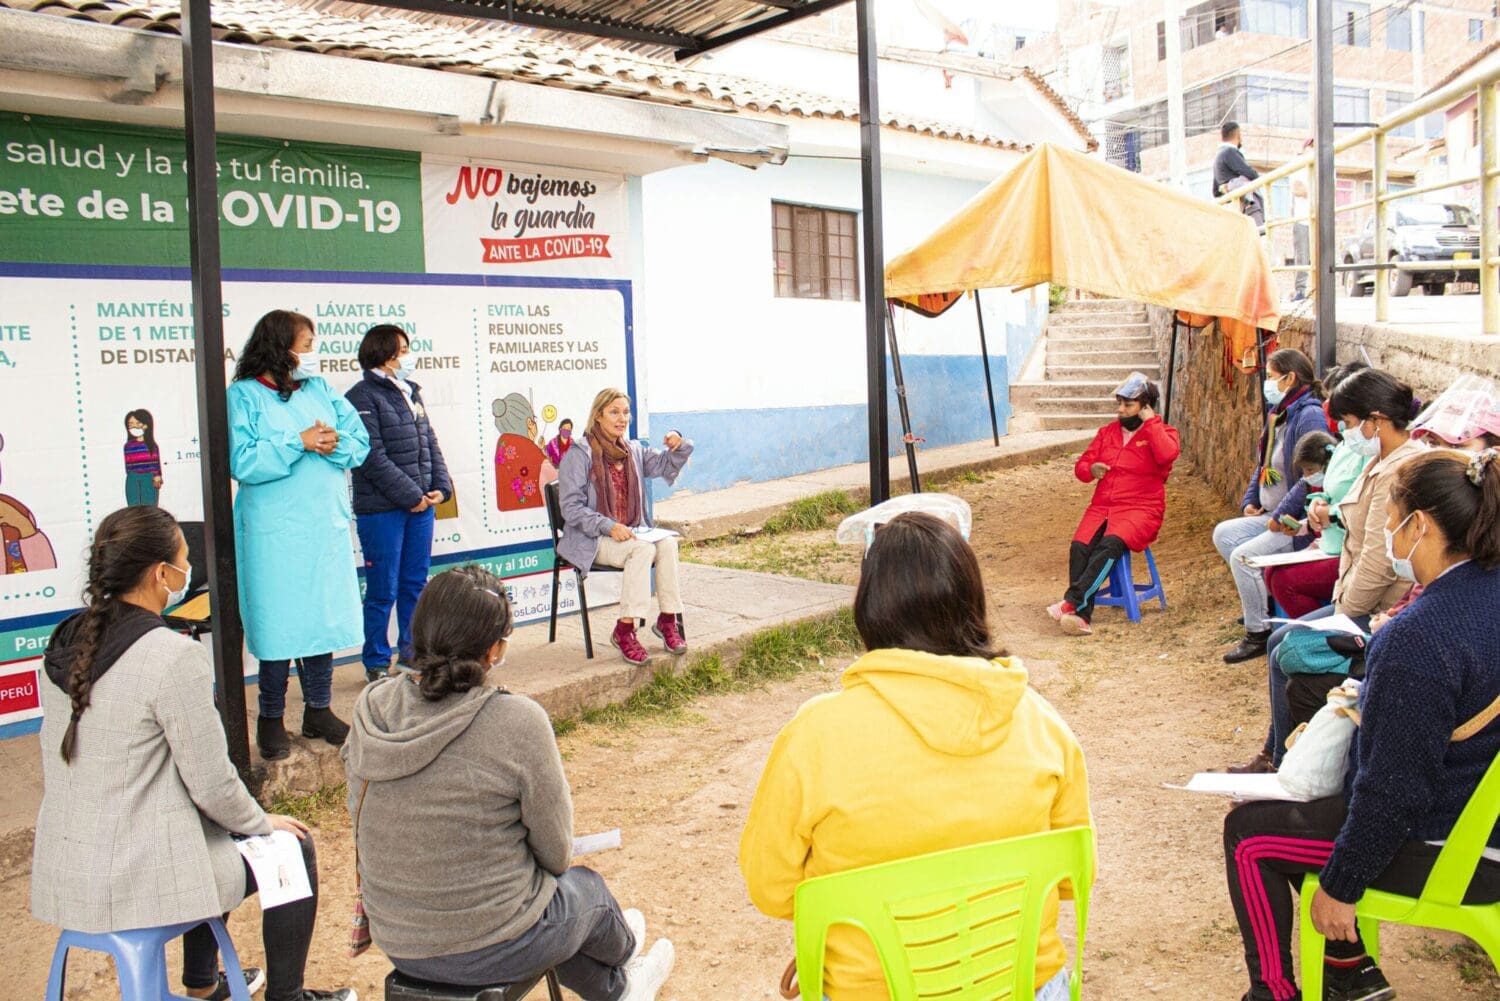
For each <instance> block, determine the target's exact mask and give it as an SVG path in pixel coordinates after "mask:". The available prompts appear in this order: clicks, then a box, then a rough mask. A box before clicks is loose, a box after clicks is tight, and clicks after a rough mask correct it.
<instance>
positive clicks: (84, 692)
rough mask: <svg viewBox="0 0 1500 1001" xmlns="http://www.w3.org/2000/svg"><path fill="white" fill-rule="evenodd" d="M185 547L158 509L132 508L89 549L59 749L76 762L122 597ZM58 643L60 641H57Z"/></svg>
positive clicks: (104, 524) (105, 526) (110, 519)
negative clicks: (104, 643)
mask: <svg viewBox="0 0 1500 1001" xmlns="http://www.w3.org/2000/svg"><path fill="white" fill-rule="evenodd" d="M181 544H182V530H181V529H179V528H178V527H177V522H176V520H175V519H174V518H173V517H172V516H171V515H170V514H168V513H167V512H165V511H163V510H162V509H161V508H158V507H144V506H142V507H126V508H121V509H120V510H118V511H115V512H114V513H112V514H110V515H108V516H106V517H105V519H104V520H103V521H101V522H100V523H99V528H98V530H97V531H96V532H95V533H94V542H93V545H92V546H90V547H89V560H88V580H87V582H86V583H85V584H84V589H83V602H84V610H83V613H82V615H81V616H80V618H79V620H78V626H77V639H76V640H74V641H73V645H75V646H76V648H77V652H76V653H75V654H74V657H73V661H72V663H71V664H69V665H68V673H67V683H66V686H65V687H66V689H67V693H68V699H69V700H70V701H71V702H72V704H73V713H72V716H71V718H70V719H69V720H68V728H67V730H66V731H65V732H64V733H63V739H62V746H61V747H60V748H59V749H58V750H59V751H60V752H61V754H62V759H63V760H64V761H68V762H71V761H72V760H73V754H74V752H75V751H76V750H77V748H78V721H79V720H81V719H82V718H83V714H84V712H86V711H87V710H88V707H89V702H90V700H91V698H92V696H93V690H94V682H95V681H97V680H98V676H97V675H96V674H95V673H94V661H95V660H96V659H97V658H98V656H99V645H100V642H101V640H102V639H103V636H104V624H105V620H106V619H107V618H108V616H109V614H110V612H111V611H112V610H113V608H114V607H115V605H116V604H117V603H118V602H119V599H120V597H121V596H122V595H125V594H128V593H130V592H131V591H133V590H135V588H136V587H137V585H139V584H140V583H141V580H142V579H143V578H144V577H145V576H146V572H147V571H149V570H150V569H151V568H152V567H153V566H155V565H156V564H158V563H171V562H172V561H173V560H175V559H176V558H177V549H178V547H179V546H180V545H181ZM54 639H55V635H54Z"/></svg>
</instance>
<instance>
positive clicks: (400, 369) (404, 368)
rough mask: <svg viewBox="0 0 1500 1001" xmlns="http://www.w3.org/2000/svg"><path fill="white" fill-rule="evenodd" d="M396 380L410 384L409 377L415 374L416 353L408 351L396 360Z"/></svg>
mask: <svg viewBox="0 0 1500 1001" xmlns="http://www.w3.org/2000/svg"><path fill="white" fill-rule="evenodd" d="M393 374H394V375H395V376H396V378H398V379H401V380H402V381H404V382H410V381H411V377H412V376H414V375H416V374H417V353H416V352H415V351H408V352H407V353H406V354H404V355H402V356H401V357H400V358H398V359H397V360H396V371H395V372H394V373H393Z"/></svg>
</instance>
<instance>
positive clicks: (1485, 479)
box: [1464, 448, 1500, 570]
mask: <svg viewBox="0 0 1500 1001" xmlns="http://www.w3.org/2000/svg"><path fill="white" fill-rule="evenodd" d="M1464 474H1465V476H1466V477H1467V479H1468V481H1469V485H1470V486H1472V487H1473V488H1474V489H1475V490H1476V491H1477V492H1478V494H1479V505H1478V509H1477V510H1476V511H1475V515H1474V520H1473V521H1471V522H1469V533H1468V536H1467V538H1466V540H1465V542H1466V543H1467V545H1468V549H1469V555H1470V558H1471V559H1473V560H1474V562H1476V563H1478V564H1479V565H1480V566H1482V567H1484V568H1485V569H1486V570H1493V569H1494V568H1495V567H1497V566H1500V450H1497V449H1494V448H1487V449H1485V450H1484V451H1482V452H1480V453H1478V454H1477V455H1475V456H1474V457H1473V458H1472V459H1470V460H1469V464H1468V468H1467V469H1466V470H1465V471H1464Z"/></svg>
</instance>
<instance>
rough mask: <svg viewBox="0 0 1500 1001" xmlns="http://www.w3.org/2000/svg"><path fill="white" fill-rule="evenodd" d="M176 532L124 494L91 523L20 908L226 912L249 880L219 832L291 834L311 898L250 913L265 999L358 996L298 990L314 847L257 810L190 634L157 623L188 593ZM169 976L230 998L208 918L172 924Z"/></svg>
mask: <svg viewBox="0 0 1500 1001" xmlns="http://www.w3.org/2000/svg"><path fill="white" fill-rule="evenodd" d="M187 559H188V550H187V543H186V542H184V541H183V538H182V531H181V529H179V528H178V527H177V522H175V521H174V520H173V519H172V516H171V515H170V514H167V513H166V512H165V511H163V510H161V509H160V508H156V507H127V508H123V509H121V510H119V511H116V512H114V513H113V514H111V515H109V516H108V517H107V518H105V519H104V520H103V521H102V522H100V523H99V528H98V530H97V531H96V532H95V533H94V542H93V546H92V547H91V549H90V551H89V563H88V584H87V589H86V591H85V593H84V601H85V607H84V610H83V611H81V612H79V613H77V614H76V615H73V616H71V617H70V618H67V619H65V620H63V622H62V623H61V624H60V625H59V626H58V627H57V629H56V630H55V631H54V632H53V633H52V638H51V639H50V640H49V641H48V643H47V652H46V656H45V658H44V661H43V667H44V670H45V672H46V675H47V680H48V682H49V684H44V685H42V708H43V711H44V713H45V716H44V718H43V722H42V749H43V753H42V781H43V795H42V809H41V812H40V814H39V815H38V816H37V821H36V844H35V847H34V849H33V854H32V861H31V913H32V915H33V916H35V917H36V918H37V919H38V920H40V921H46V922H49V923H51V924H54V925H59V926H61V927H63V928H68V929H71V930H73V931H81V932H89V933H102V932H114V931H127V930H129V929H132V928H154V927H160V926H162V925H173V924H184V923H186V922H189V921H202V920H206V919H208V918H212V917H217V916H220V915H223V914H224V913H225V912H227V911H229V910H231V909H233V908H234V907H236V906H238V905H239V903H240V901H241V900H243V899H244V898H245V896H246V894H248V893H254V892H255V889H256V887H255V879H254V876H253V875H252V873H251V871H250V867H249V866H248V865H246V864H245V862H244V861H243V860H242V859H241V858H240V854H239V851H238V850H237V849H236V848H235V845H234V841H233V839H232V838H231V834H270V833H271V832H272V831H273V830H280V831H287V832H290V833H292V834H295V835H296V836H297V837H298V838H299V839H301V845H302V857H303V861H304V862H306V864H307V875H308V878H309V882H310V883H311V884H312V890H313V894H312V896H311V897H308V898H305V899H302V900H298V901H294V902H292V903H288V904H283V905H282V906H280V907H275V908H271V909H270V910H267V911H265V912H264V913H263V915H262V919H261V929H262V933H263V936H264V939H265V952H266V966H267V969H268V973H269V982H267V976H266V974H262V972H261V971H260V970H256V969H247V970H246V971H245V977H246V980H247V981H248V982H249V985H250V989H251V990H252V991H255V990H259V989H260V986H261V984H263V983H264V984H266V1001H357V997H356V995H355V993H354V991H353V990H350V989H344V990H338V991H332V992H330V991H316V990H306V989H304V988H303V986H302V973H303V967H304V966H305V965H306V962H307V949H308V945H309V944H310V943H311V941H312V931H313V920H314V918H315V917H316V916H317V911H318V875H317V857H316V855H315V854H314V852H313V843H312V837H311V836H310V835H309V834H308V833H307V828H306V827H304V826H303V825H302V823H301V822H300V821H297V820H294V819H292V818H291V817H283V816H280V815H277V814H268V813H266V812H265V811H264V810H262V809H261V808H260V804H258V803H256V801H255V799H254V797H252V796H251V795H250V792H249V790H247V789H246V788H245V786H244V784H243V783H242V782H241V781H240V778H239V775H238V774H236V773H235V770H234V765H232V764H231V763H230V761H229V756H228V754H226V753H225V746H226V741H225V738H224V727H223V725H222V724H221V723H220V721H219V713H218V710H216V709H215V708H214V678H213V669H212V666H211V665H210V663H209V657H208V651H207V650H206V648H205V647H204V646H203V645H202V644H201V643H197V642H195V641H193V640H190V639H188V638H187V637H185V636H181V635H179V634H177V633H175V632H173V631H172V630H171V629H169V628H167V625H166V623H165V622H163V621H162V619H161V612H162V609H164V608H166V607H167V606H168V605H173V604H176V603H177V602H179V601H181V600H182V598H183V596H184V595H185V594H186V593H187V589H188V579H189V578H190V577H191V576H192V568H191V567H190V566H188V561H187ZM182 959H183V961H182V967H183V970H182V984H183V986H184V987H186V988H187V991H188V994H189V996H191V997H195V998H228V997H229V987H228V985H227V984H226V983H225V982H224V975H223V973H221V972H219V971H218V969H217V966H218V946H217V945H216V944H215V942H214V937H213V933H212V932H211V931H209V929H208V926H207V925H199V926H198V927H196V928H194V929H193V930H192V931H190V932H188V933H187V934H186V935H185V936H183V940H182Z"/></svg>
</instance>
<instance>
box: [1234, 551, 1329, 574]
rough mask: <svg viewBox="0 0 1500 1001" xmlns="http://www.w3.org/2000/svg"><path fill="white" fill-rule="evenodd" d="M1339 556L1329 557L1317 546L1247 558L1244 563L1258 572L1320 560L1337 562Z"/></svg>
mask: <svg viewBox="0 0 1500 1001" xmlns="http://www.w3.org/2000/svg"><path fill="white" fill-rule="evenodd" d="M1336 559H1338V557H1337V556H1329V555H1328V554H1327V553H1325V552H1323V550H1321V549H1319V548H1318V547H1317V546H1308V547H1307V548H1306V549H1304V550H1302V551H1301V552H1298V553H1272V554H1270V555H1269V556H1247V557H1245V558H1244V559H1243V560H1241V562H1242V563H1244V564H1245V566H1247V567H1253V568H1254V569H1256V570H1264V569H1266V568H1267V567H1290V566H1295V565H1297V564H1298V563H1316V562H1318V561H1319V560H1336Z"/></svg>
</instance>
